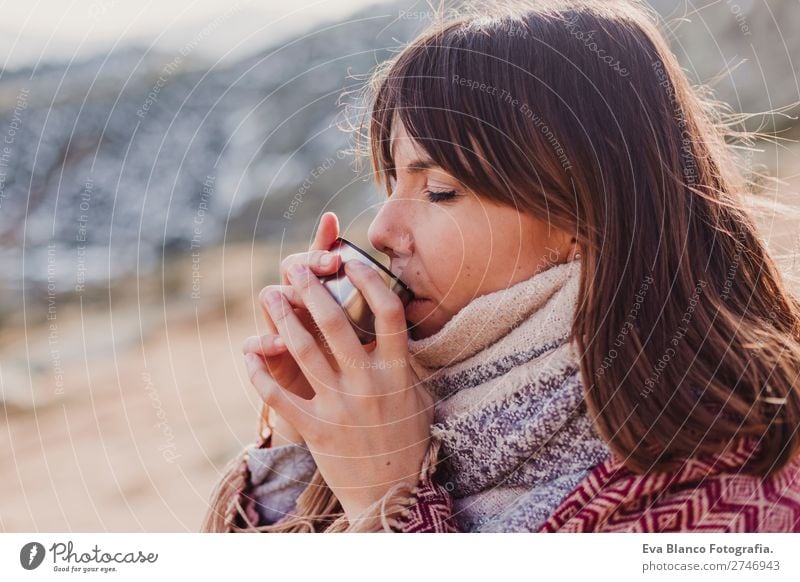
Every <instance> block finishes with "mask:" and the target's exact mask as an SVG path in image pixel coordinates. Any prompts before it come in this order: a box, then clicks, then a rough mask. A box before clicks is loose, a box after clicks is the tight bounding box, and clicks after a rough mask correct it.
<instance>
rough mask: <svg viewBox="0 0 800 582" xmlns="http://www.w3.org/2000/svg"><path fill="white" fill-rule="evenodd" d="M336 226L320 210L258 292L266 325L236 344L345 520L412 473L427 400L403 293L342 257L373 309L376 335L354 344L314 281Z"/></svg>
mask: <svg viewBox="0 0 800 582" xmlns="http://www.w3.org/2000/svg"><path fill="white" fill-rule="evenodd" d="M338 231H339V228H338V221H337V219H336V216H335V215H334V214H332V213H326V214H324V215H323V216H322V219H321V221H320V226H319V228H318V230H317V233H316V237H315V240H314V244H313V245H312V246H311V250H310V251H309V252H307V253H297V254H294V255H290V256H289V257H287V258H286V259H285V260H284V261H283V262H282V263H281V279H282V283H283V284H282V285H270V286H267V287H265V288H264V289H263V290H262V291H261V293H260V294H259V300H260V303H261V306H262V309H263V310H264V315H265V319H266V323H267V326H268V328H269V332H270V333H268V334H266V335H264V336H252V337H249V338H247V339H246V340H245V342H244V346H243V352H244V354H245V361H246V364H247V370H248V374H249V377H250V381H251V382H252V383H253V385H254V386H255V388H256V389H257V390H258V392H259V394H260V396H261V397H262V398H263V399H264V401H265V402H266V404H267V405H268V406H270V407H271V408H272V409H274V410H275V412H276V413H277V415H278V416H279V419H278V421H277V423H276V426H275V427H274V428H275V436H278V435H281V436H282V437H283V439H284V441H283V442H291V441H295V442H300V441H305V443H306V445H307V446H308V448H309V450H310V451H311V453H312V455H313V456H314V460H315V461H316V463H317V467H318V468H319V471H320V473H321V475H322V477H323V478H324V479H325V481H326V483H327V484H328V486H329V487H330V488H331V490H332V491H333V492H334V494H335V495H336V497H337V499H339V502H340V503H341V505H342V508H343V509H344V511H345V513H346V514H347V517H348V520H350V521H353V520H354V519H355V518H356V517H358V515H360V514H361V513H362V512H363V511H364V510H365V509H366V508H367V507H369V506H370V505H372V504H373V503H374V502H375V501H378V500H379V499H381V498H382V497H383V495H384V494H385V493H386V492H387V491H388V490H389V489H390V488H391V487H392V486H393V485H394V484H395V483H397V482H400V481H411V482H414V481H415V480H416V478H417V476H418V475H419V471H420V468H421V465H422V461H423V458H424V456H425V453H426V451H427V449H428V444H429V440H430V424H431V422H432V420H433V400H432V398H431V396H430V394H429V393H428V392H427V390H426V389H425V387H424V386H423V385H422V384H421V383H420V382H419V381H418V379H417V377H416V374H414V372H413V370H412V369H411V367H410V365H409V362H408V358H409V356H408V330H407V324H406V318H405V305H404V301H405V299H402V300H401V297H400V296H399V295H398V294H397V293H396V292H395V291H393V290H392V289H391V288H390V287H389V285H387V281H386V280H385V278H384V277H382V276H381V274H380V273H379V272H378V271H377V270H376V269H375V268H372V267H370V266H368V265H366V264H364V263H362V262H361V261H359V260H348V261H347V262H346V264H345V273H346V274H347V277H348V279H349V281H350V282H351V283H352V285H353V286H354V287H355V288H356V289H357V290H358V292H359V293H360V296H361V297H363V300H365V301H366V304H367V305H368V306H369V309H370V311H371V312H372V313H373V314H374V327H375V339H374V340H373V341H371V342H369V343H367V344H362V343H361V341H360V340H359V336H358V335H357V333H356V330H355V329H354V327H353V323H352V322H351V320H350V319H348V316H347V314H346V313H345V311H344V310H343V308H342V306H341V305H340V304H339V303H338V302H337V300H336V299H335V298H334V295H333V294H332V292H331V291H329V290H328V288H326V286H325V285H323V283H322V281H320V279H319V277H325V276H330V275H333V274H335V273H337V271H338V270H339V268H340V267H341V262H342V260H343V259H342V257H340V256H338V255H337V254H333V253H327V252H326V251H327V249H329V248H331V246H332V245H333V243H334V242H335V241H336V239H337V238H338V236H339V233H338ZM326 257H328V258H329V259H330V263H329V264H327V263H324V262H323V261H322V259H324V258H326ZM276 444H279V443H278V442H276V441H273V446H275V445H276Z"/></svg>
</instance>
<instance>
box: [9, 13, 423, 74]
mask: <svg viewBox="0 0 800 582" xmlns="http://www.w3.org/2000/svg"><path fill="white" fill-rule="evenodd" d="M410 4H411V2H410ZM370 5H372V6H374V7H375V9H376V14H378V13H382V12H385V13H386V14H391V13H392V12H393V10H395V11H396V9H393V8H392V7H391V6H390V3H389V0H291V1H285V0H142V1H135V0H28V1H25V2H21V1H20V0H11V1H9V0H3V1H0V14H2V15H3V19H2V21H1V22H0V66H1V67H2V69H7V70H8V69H16V68H19V67H24V66H31V65H34V64H36V63H38V62H68V61H70V60H73V59H75V60H80V59H81V58H85V57H86V56H91V55H93V54H97V53H101V52H104V51H107V50H109V49H110V48H111V47H113V46H115V44H116V46H118V47H119V46H126V45H129V44H140V45H143V46H145V47H150V46H152V47H153V48H156V49H164V50H176V49H178V48H180V47H181V46H183V45H185V44H186V43H187V42H191V40H192V39H193V38H195V37H196V36H197V35H198V32H200V31H201V30H203V28H204V27H206V26H208V27H209V29H208V30H209V31H212V32H213V34H207V36H205V37H204V40H203V42H201V43H199V44H198V47H197V52H198V53H200V54H204V55H205V56H209V57H213V58H215V59H216V58H224V59H236V58H240V57H242V56H246V55H248V54H252V53H254V52H256V51H258V50H259V49H261V48H263V47H265V46H268V45H271V44H273V43H275V42H278V41H280V40H282V39H284V38H289V37H291V36H293V35H296V34H298V33H302V32H304V31H306V30H310V29H312V28H313V27H315V26H316V25H318V24H320V23H322V22H326V21H333V20H338V19H341V18H343V17H346V16H347V15H348V14H351V13H353V12H354V11H356V10H359V9H361V8H363V7H365V6H370Z"/></svg>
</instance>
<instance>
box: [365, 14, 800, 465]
mask: <svg viewBox="0 0 800 582" xmlns="http://www.w3.org/2000/svg"><path fill="white" fill-rule="evenodd" d="M491 10H492V12H491V13H487V10H486V8H485V7H482V8H480V9H473V10H467V12H466V13H461V14H459V15H456V16H454V17H449V18H442V19H441V20H439V21H438V22H437V23H436V24H435V25H433V26H431V27H430V28H429V29H428V30H426V31H425V32H424V33H422V34H421V35H420V36H418V37H417V38H416V39H415V40H414V41H413V42H411V43H410V44H409V45H408V46H407V47H405V49H404V50H403V51H401V52H400V53H399V54H397V55H396V56H395V57H394V58H392V59H391V60H390V61H388V62H386V63H384V64H382V65H381V66H379V67H378V68H377V69H376V71H375V73H374V75H373V77H372V79H371V82H370V83H369V84H368V85H367V86H366V87H365V94H366V96H367V97H368V99H369V107H368V108H367V112H368V115H367V119H366V120H364V124H362V125H361V126H359V127H358V128H357V129H358V134H359V136H361V135H362V134H364V131H363V129H362V128H363V127H364V125H366V137H367V140H366V144H367V146H366V150H367V153H368V154H369V155H370V159H371V162H372V170H373V171H374V173H375V176H376V178H377V180H378V181H379V183H382V184H384V185H385V187H386V189H387V192H389V193H390V192H391V189H392V181H393V179H394V177H395V170H394V165H393V159H392V156H391V148H390V144H391V142H390V137H391V132H392V126H393V124H395V123H398V122H401V123H402V124H403V125H404V127H405V129H406V130H407V132H408V134H409V135H410V137H412V138H413V139H414V140H415V141H416V142H417V143H418V144H419V146H420V147H421V148H423V149H424V151H425V152H426V153H427V154H428V156H430V158H432V159H433V160H434V162H435V163H436V164H438V165H439V166H440V167H441V168H442V169H443V170H444V171H446V172H448V173H449V174H451V175H452V176H454V177H456V178H458V179H459V180H460V181H461V182H462V183H463V185H464V187H465V188H467V189H469V190H470V191H472V192H474V193H475V194H476V195H478V196H481V197H484V198H486V199H491V200H493V201H496V202H499V203H501V204H506V205H511V206H513V207H515V208H518V209H519V210H520V211H521V212H530V213H532V214H533V215H535V216H537V217H539V218H541V219H543V220H545V221H547V222H549V223H550V224H552V225H553V226H555V227H558V228H561V229H564V230H567V231H569V232H571V233H572V234H573V235H574V236H575V237H576V239H577V240H578V243H579V245H580V247H581V253H582V262H583V267H584V268H583V275H582V280H581V289H580V296H579V306H578V309H577V312H576V316H575V320H574V324H573V338H574V340H575V341H576V342H577V345H578V347H579V349H580V353H581V372H582V378H583V382H584V394H585V400H586V403H587V406H588V410H589V413H590V415H591V416H592V418H593V420H594V422H595V425H596V427H597V429H598V431H599V432H600V434H601V435H602V436H603V438H604V439H605V440H606V441H607V442H608V444H609V446H610V447H611V449H612V451H613V452H614V453H615V454H616V455H617V456H619V457H620V458H621V459H623V460H624V462H625V464H626V466H627V467H628V468H629V469H631V470H632V471H635V472H638V473H643V472H648V471H655V470H662V469H664V470H668V469H672V468H674V466H675V464H676V463H677V462H680V461H682V460H684V459H687V458H690V457H693V456H696V455H700V454H705V453H711V454H713V453H720V452H724V450H725V449H726V447H728V446H730V445H731V444H732V443H735V442H736V441H738V439H740V438H742V437H750V438H754V439H755V440H757V441H758V447H757V450H756V451H755V452H754V454H753V456H752V458H751V460H750V462H749V463H747V466H746V467H744V466H743V467H742V471H744V472H748V473H751V474H759V475H766V474H769V473H771V472H773V471H776V470H778V469H780V468H781V467H783V466H784V465H785V464H786V463H787V462H788V460H789V459H790V458H791V457H793V456H794V455H795V454H796V453H797V451H798V449H799V448H800V432H798V426H800V393H798V373H799V372H800V303H799V302H798V300H797V299H796V298H795V297H793V296H792V295H791V294H790V293H789V291H788V290H787V287H786V284H785V282H784V281H783V279H782V277H781V274H780V273H779V271H778V269H777V267H776V264H775V262H774V261H773V259H772V258H771V257H770V255H769V254H768V252H767V250H766V248H765V246H764V244H763V243H762V241H761V240H760V238H759V237H758V235H757V232H756V227H755V224H754V221H753V219H752V218H751V216H750V215H749V214H748V212H746V210H745V204H744V200H745V198H746V197H747V196H748V195H750V194H751V193H752V189H753V188H752V187H753V182H752V181H751V180H749V179H748V177H747V176H745V175H743V173H742V172H740V171H739V169H738V167H737V159H736V157H735V155H734V153H733V152H732V150H731V147H730V145H731V143H730V142H731V141H732V140H734V139H738V140H744V141H745V142H747V140H749V139H751V138H752V134H748V133H747V132H746V131H744V129H743V128H742V126H741V124H740V122H741V121H742V119H743V118H742V117H736V116H733V115H729V114H727V113H726V111H725V108H724V106H723V104H721V103H719V102H717V101H714V100H712V99H711V97H710V96H709V95H710V94H709V93H708V92H707V90H706V89H705V88H701V87H694V86H692V85H691V84H690V82H689V80H688V79H687V78H686V76H685V75H684V73H683V71H682V70H681V68H680V66H679V64H678V62H677V61H676V59H675V57H674V55H673V54H672V53H671V51H670V50H669V47H668V45H667V43H666V41H665V40H664V38H663V36H662V34H661V32H660V31H659V28H658V24H657V17H656V15H655V14H654V13H653V12H652V11H651V10H650V9H648V8H646V7H645V6H644V5H642V4H641V3H640V2H638V1H636V0H628V1H623V0H619V1H602V2H601V1H590V0H553V1H550V2H544V1H537V2H535V4H530V3H520V2H517V3H514V4H508V3H505V4H503V5H502V7H501V8H492V9H491ZM359 143H360V142H359Z"/></svg>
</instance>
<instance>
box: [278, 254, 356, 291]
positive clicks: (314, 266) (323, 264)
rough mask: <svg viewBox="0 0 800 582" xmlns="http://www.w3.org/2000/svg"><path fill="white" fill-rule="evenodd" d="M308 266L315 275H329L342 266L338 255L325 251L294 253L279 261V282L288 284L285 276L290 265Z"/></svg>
mask: <svg viewBox="0 0 800 582" xmlns="http://www.w3.org/2000/svg"><path fill="white" fill-rule="evenodd" d="M298 264H299V265H308V266H309V267H311V270H312V271H314V273H316V274H317V275H320V276H322V275H331V274H333V273H335V272H336V271H338V270H339V267H341V266H342V257H341V256H340V255H339V254H338V253H330V252H328V251H327V250H325V251H308V252H306V253H294V254H292V255H289V256H288V257H286V258H285V259H283V260H282V261H281V282H282V283H283V284H285V285H286V284H288V283H289V278H288V276H287V274H288V272H289V269H290V268H291V267H292V265H298Z"/></svg>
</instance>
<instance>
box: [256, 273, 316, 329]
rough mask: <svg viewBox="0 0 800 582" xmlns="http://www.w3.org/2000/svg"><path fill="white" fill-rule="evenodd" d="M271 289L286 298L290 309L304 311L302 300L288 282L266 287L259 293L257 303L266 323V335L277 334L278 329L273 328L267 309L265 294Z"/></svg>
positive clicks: (273, 324)
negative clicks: (290, 306) (294, 308)
mask: <svg viewBox="0 0 800 582" xmlns="http://www.w3.org/2000/svg"><path fill="white" fill-rule="evenodd" d="M273 289H275V290H277V291H280V292H281V293H283V294H284V296H285V297H286V300H287V301H288V302H289V303H290V304H291V305H292V307H296V308H299V309H305V308H306V306H305V304H304V303H303V300H302V299H301V298H300V296H299V295H298V294H297V291H295V290H294V287H292V286H291V285H289V284H288V281H287V284H286V285H267V286H266V287H264V288H263V289H262V290H261V291H259V292H258V303H259V305H260V306H261V311H262V313H263V314H264V321H266V323H267V333H272V334H276V333H278V328H277V327H275V322H274V321H272V317H271V316H270V314H269V310H268V309H267V293H269V292H270V291H271V290H273Z"/></svg>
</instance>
